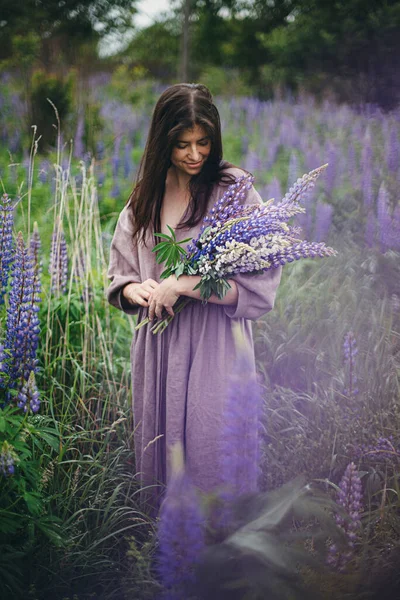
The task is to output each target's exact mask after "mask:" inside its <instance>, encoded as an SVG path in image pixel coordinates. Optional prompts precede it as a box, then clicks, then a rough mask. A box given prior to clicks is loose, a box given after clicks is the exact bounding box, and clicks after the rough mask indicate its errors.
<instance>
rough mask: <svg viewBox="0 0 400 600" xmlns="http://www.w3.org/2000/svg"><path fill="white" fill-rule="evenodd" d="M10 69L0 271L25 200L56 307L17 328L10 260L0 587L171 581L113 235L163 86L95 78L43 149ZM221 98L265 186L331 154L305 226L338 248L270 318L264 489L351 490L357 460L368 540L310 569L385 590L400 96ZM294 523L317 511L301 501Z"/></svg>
mask: <svg viewBox="0 0 400 600" xmlns="http://www.w3.org/2000/svg"><path fill="white" fill-rule="evenodd" d="M6 83H7V85H2V86H1V87H0V90H1V91H0V106H1V116H0V137H1V142H2V143H1V149H0V178H1V179H0V182H1V186H2V193H3V192H4V193H5V194H7V195H8V198H7V196H3V199H2V201H1V202H0V218H1V219H2V221H0V235H1V236H2V237H1V239H0V244H2V246H1V248H2V251H3V254H2V257H0V267H1V269H2V272H1V276H2V277H3V275H4V273H5V271H6V268H7V263H6V261H5V256H6V252H5V240H6V237H7V236H6V226H5V225H4V223H5V222H6V215H9V214H10V213H11V212H12V214H13V219H14V221H13V223H12V231H13V238H14V241H15V248H16V250H14V251H15V252H19V255H18V256H19V259H18V260H20V261H22V264H25V265H28V267H26V269H27V270H29V269H30V273H31V275H32V282H31V285H33V286H34V285H36V286H37V287H36V288H35V290H36V291H34V292H31V298H32V306H33V305H34V306H36V307H37V310H35V311H34V313H35V315H37V318H38V323H39V325H36V326H35V328H34V329H32V330H31V331H30V332H28V330H27V328H26V324H25V325H24V323H21V324H20V325H21V326H20V329H18V326H17V324H16V323H15V320H14V321H13V318H12V314H13V305H12V302H13V294H12V291H11V287H10V286H11V279H12V277H11V276H10V278H9V280H8V282H6V281H5V280H4V279H2V286H3V287H2V289H1V290H0V291H1V294H2V300H3V302H2V304H0V344H1V346H0V403H1V404H0V405H1V411H0V455H1V457H2V462H0V467H1V469H2V470H1V471H0V478H1V484H0V549H1V551H0V597H1V598H3V597H4V598H7V599H8V598H10V599H11V598H12V599H15V600H19V599H20V598H21V599H22V598H24V599H25V598H29V599H30V600H47V598H53V599H54V600H66V599H68V600H73V599H74V600H75V599H76V600H86V599H89V598H95V599H99V600H100V599H101V600H115V599H121V600H122V599H123V600H125V599H128V598H135V599H136V598H137V599H143V600H144V599H147V598H149V599H150V598H153V597H155V595H156V594H158V593H161V584H160V583H159V582H158V581H157V578H156V574H155V572H154V569H153V568H152V558H153V557H154V554H155V552H156V548H157V536H156V523H155V522H154V521H153V520H152V519H151V518H150V517H149V516H148V515H147V514H145V513H144V512H143V511H142V510H141V509H140V505H139V502H138V496H139V488H138V483H137V481H136V479H135V456H134V450H133V429H134V423H133V416H132V408H131V389H130V362H129V350H130V340H131V338H132V335H133V332H134V327H135V319H134V318H133V317H131V316H128V315H125V314H123V313H122V312H119V311H116V310H115V309H114V308H112V307H110V306H109V305H108V304H107V301H106V298H105V289H106V287H107V286H108V280H107V276H106V273H107V266H108V253H109V245H110V242H111V237H112V234H113V231H114V227H115V224H116V221H117V218H118V215H119V212H120V211H121V210H122V208H123V206H124V204H125V201H126V199H127V197H128V195H129V193H130V191H131V188H132V185H133V180H134V176H135V173H136V170H137V166H138V163H139V160H140V157H141V154H142V152H143V148H144V144H145V141H146V135H147V130H148V126H149V120H150V116H151V109H152V103H153V101H154V99H155V98H156V97H157V93H158V92H159V88H158V87H157V86H153V87H152V86H150V85H148V86H145V85H143V86H142V88H140V89H139V91H138V92H137V91H136V90H135V89H134V88H131V87H130V86H129V84H124V86H125V87H123V88H122V87H121V85H122V84H121V83H120V82H117V83H116V82H115V80H110V79H109V78H108V77H107V76H96V77H93V78H92V79H91V80H89V81H88V82H87V90H86V92H87V97H88V102H89V105H90V104H92V106H93V107H94V108H93V113H92V114H95V115H96V118H95V119H92V120H91V121H89V125H88V124H87V122H85V123H84V122H83V121H82V119H80V118H79V117H77V119H76V127H75V128H74V129H73V136H71V139H69V138H67V137H66V135H64V132H63V123H61V124H58V125H57V118H56V114H55V115H54V123H55V125H56V127H57V128H58V136H57V145H56V147H55V148H54V149H53V150H52V151H50V152H48V153H47V154H42V152H41V142H40V139H39V138H40V133H41V132H40V131H36V130H35V128H33V129H32V130H31V140H29V135H28V134H27V133H26V132H25V133H24V130H23V127H22V125H21V119H22V118H23V115H24V106H23V104H22V102H21V101H20V100H19V97H18V95H17V92H16V91H15V90H14V87H13V81H12V78H10V77H8V78H7V77H6V76H4V75H3V84H6ZM135 94H136V95H135ZM133 97H134V98H135V102H133V101H132V98H133ZM216 103H217V105H218V107H219V109H220V113H221V120H222V130H223V139H224V158H226V159H227V160H229V161H231V162H232V163H234V164H236V165H238V166H243V167H244V168H245V169H248V170H249V171H251V172H252V173H253V175H254V176H255V187H256V189H257V190H258V191H259V192H260V194H261V196H262V198H263V199H264V200H268V199H269V198H275V199H276V200H280V199H281V198H282V197H283V196H284V195H285V193H286V192H287V190H288V189H289V188H290V186H292V185H293V184H294V183H295V182H296V180H297V179H298V178H299V177H301V175H303V174H304V173H306V172H309V171H310V170H312V169H315V168H316V167H318V166H320V165H322V164H325V163H328V168H327V169H326V170H325V172H324V174H323V175H321V176H320V178H319V179H318V180H317V183H316V186H315V188H314V189H313V190H312V191H311V192H310V194H309V195H308V196H307V197H306V198H305V199H304V202H303V204H304V206H305V207H306V209H307V212H306V214H305V215H301V216H300V217H299V218H298V221H297V224H298V225H300V226H301V227H302V228H303V232H304V236H305V237H306V238H307V239H310V240H315V241H322V240H324V241H326V242H327V243H329V245H330V246H332V247H334V248H335V249H336V250H337V251H338V254H337V256H335V257H329V258H324V259H315V260H312V259H305V260H301V261H298V262H295V263H292V264H290V265H286V266H285V267H284V269H283V277H282V282H281V285H280V287H279V290H278V294H277V299H276V304H275V307H274V309H273V311H272V312H270V313H268V314H267V315H266V316H265V317H263V318H261V319H260V320H259V321H257V322H256V323H255V324H254V336H255V348H256V358H257V365H258V370H259V373H260V380H261V381H262V389H263V399H262V400H263V406H262V461H261V476H260V488H261V490H262V491H264V492H266V491H274V490H275V491H277V490H279V489H280V488H281V486H284V485H285V484H289V482H291V481H293V480H294V478H295V477H296V476H297V475H298V474H299V473H302V474H304V477H305V479H306V480H307V481H308V482H310V483H311V482H314V484H315V485H316V486H319V487H320V489H321V490H323V491H324V492H325V493H326V494H327V495H328V496H329V497H331V498H332V499H333V500H337V499H338V498H340V496H338V490H339V487H338V486H339V484H340V482H341V481H343V480H342V478H343V475H344V473H345V471H346V468H347V467H348V465H349V464H351V463H354V464H355V465H356V470H357V477H359V479H360V481H361V488H360V489H361V491H360V494H359V496H360V497H359V498H358V502H359V505H358V507H357V511H356V512H357V515H358V516H357V519H359V526H357V529H356V533H355V535H354V537H353V538H352V545H351V552H350V553H349V556H348V557H347V558H346V561H344V562H343V564H341V565H340V567H339V566H338V563H337V562H336V563H335V561H331V562H332V566H331V568H330V569H328V571H327V572H326V573H324V574H323V575H321V574H318V573H314V572H312V570H305V572H303V574H302V576H303V579H304V580H305V581H306V582H308V583H310V584H314V586H315V585H316V586H317V589H318V591H319V595H317V597H319V598H350V597H351V598H358V597H359V598H361V597H363V596H362V592H363V590H364V588H363V585H365V581H368V586H369V588H370V589H372V588H373V586H374V581H375V580H376V579H378V578H379V576H380V575H381V573H384V572H385V569H387V568H388V565H390V561H391V560H392V552H393V550H394V549H395V548H396V547H397V545H398V539H399V532H400V514H399V508H400V482H399V461H400V434H399V430H400V405H399V391H400V382H399V374H400V318H399V314H400V310H399V309H400V262H399V256H400V203H399V195H398V187H399V183H400V167H399V156H400V141H399V140H400V138H399V135H400V109H396V110H393V111H391V112H387V113H383V112H382V111H381V110H380V109H379V108H378V107H376V106H372V105H367V106H352V107H350V106H347V105H340V106H338V105H335V104H334V103H333V102H331V101H330V100H328V99H326V100H324V101H323V102H321V103H317V102H316V101H315V100H314V99H313V98H312V97H310V96H304V97H302V96H300V97H299V98H297V99H296V100H294V99H291V98H287V99H282V100H274V101H268V102H260V101H258V100H256V99H253V98H245V97H243V98H227V97H220V98H217V99H216ZM88 127H89V130H90V127H92V130H91V135H88V129H87V128H88ZM85 140H86V142H87V143H86V145H85ZM88 140H90V148H88ZM14 204H15V206H14V208H13V210H12V211H10V210H9V209H6V207H9V206H10V205H14ZM8 223H10V221H8ZM8 226H10V225H8ZM19 231H21V233H22V236H19V241H18V244H17V234H18V232H19ZM28 247H29V248H30V249H31V256H32V264H30V265H29V264H28V263H29V259H28V258H27V250H26V249H27V248H28ZM18 248H19V250H18ZM15 256H16V255H15ZM10 260H11V259H10ZM24 261H25V263H24ZM15 264H17V260H16V262H15ZM13 272H14V273H15V269H14V271H13ZM22 272H23V269H22ZM14 277H15V278H16V277H17V275H14ZM5 292H6V293H5ZM3 296H4V298H3ZM10 307H11V309H10ZM8 309H9V310H8ZM15 310H16V309H15V306H14V313H15ZM24 327H25V329H24ZM13 328H15V331H16V333H12V331H14V329H13ZM10 332H11V333H12V335H11V333H10ZM28 333H29V336H30V338H29V339H30V340H31V342H30V343H31V346H30V347H29V348H30V349H31V352H32V354H31V355H30V357H31V358H30V361H31V362H30V363H29V365H28V367H27V369H28V371H29V372H34V374H35V377H34V379H35V382H33V380H32V377H31V379H30V387H29V386H26V388H25V391H23V392H21V391H20V392H18V390H17V388H13V387H12V386H11V387H10V385H9V384H10V381H11V376H10V374H9V373H8V371H7V368H6V367H5V365H6V363H7V360H8V358H7V353H6V352H5V350H6V349H7V347H8V346H7V344H11V342H12V343H16V342H15V340H16V339H24V336H27V335H28ZM13 336H14V337H13ZM29 336H28V337H29ZM11 338H12V339H11ZM10 339H11V342H8V341H7V340H10ZM12 340H14V341H12ZM9 347H11V346H9ZM32 348H34V349H35V348H37V350H36V351H35V352H36V354H35V356H36V361H37V362H35V359H34V358H33V354H34V352H33V350H32ZM27 353H28V354H29V352H28V351H27ZM7 373H8V375H7ZM19 376H20V374H19ZM8 377H9V378H10V379H8ZM35 385H36V386H37V392H36V387H35ZM35 393H36V396H34V394H35ZM21 394H22V395H21ZM29 403H31V410H29V411H26V412H25V411H24V406H27V405H28V404H29ZM32 407H34V409H32ZM343 485H344V484H342V488H341V489H342V491H343V489H345V487H343ZM353 500H354V498H353ZM338 502H339V500H338ZM339 504H340V502H339ZM342 505H343V504H342ZM357 522H358V521H357ZM291 527H292V529H293V527H294V528H297V529H302V528H303V529H307V526H306V525H305V524H304V523H303V521H301V520H295V519H293V520H292V521H291ZM330 544H331V542H330V541H329V539H328V540H327V541H325V549H326V553H327V555H328V554H329V548H330V547H331V546H330ZM170 552H173V550H172V547H171V548H170ZM364 591H365V590H364ZM285 594H286V592H285ZM290 594H292V595H290ZM293 594H294V595H293ZM299 594H300V592H299ZM171 597H172V596H171ZM202 597H203V596H199V598H202ZM204 597H206V596H204ZM207 597H209V596H207ZM216 597H217V596H216ZM218 597H219V598H222V595H221V596H218ZM229 597H232V598H233V596H229ZM238 597H239V596H238ZM243 597H244V596H243ZM249 597H252V598H263V597H265V596H262V595H257V594H255V595H253V596H249ZM268 597H271V598H272V597H276V598H278V597H279V598H300V597H302V596H300V595H296V593H295V592H293V591H290V592H287V594H286V595H284V592H283V591H282V595H280V596H279V595H276V596H273V595H270V596H268ZM306 597H307V596H306ZM310 597H311V596H310ZM193 598H195V596H193Z"/></svg>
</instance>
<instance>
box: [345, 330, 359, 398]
mask: <svg viewBox="0 0 400 600" xmlns="http://www.w3.org/2000/svg"><path fill="white" fill-rule="evenodd" d="M357 354H358V348H357V342H356V338H355V336H354V334H353V332H352V331H349V332H348V333H346V335H345V336H344V342H343V359H344V360H343V362H344V367H345V371H346V374H347V381H348V386H347V388H345V389H344V390H343V393H344V394H345V395H346V396H350V397H351V396H356V395H357V394H358V388H357V387H356V384H357V376H356V373H355V362H356V361H355V359H356V356H357Z"/></svg>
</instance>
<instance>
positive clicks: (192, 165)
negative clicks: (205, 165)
mask: <svg viewBox="0 0 400 600" xmlns="http://www.w3.org/2000/svg"><path fill="white" fill-rule="evenodd" d="M202 162H203V161H202V160H199V162H197V163H188V162H187V163H185V164H187V166H188V167H198V166H200V165H201V163H202Z"/></svg>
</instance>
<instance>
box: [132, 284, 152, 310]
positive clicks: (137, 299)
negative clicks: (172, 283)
mask: <svg viewBox="0 0 400 600" xmlns="http://www.w3.org/2000/svg"><path fill="white" fill-rule="evenodd" d="M149 296H150V294H149V292H146V291H144V290H142V289H141V288H136V290H135V291H134V293H133V294H131V299H132V301H133V302H134V303H135V304H139V306H144V307H147V306H148V299H149Z"/></svg>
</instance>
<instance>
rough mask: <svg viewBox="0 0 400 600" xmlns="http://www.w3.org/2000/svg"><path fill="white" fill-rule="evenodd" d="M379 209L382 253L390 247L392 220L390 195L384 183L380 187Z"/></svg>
mask: <svg viewBox="0 0 400 600" xmlns="http://www.w3.org/2000/svg"><path fill="white" fill-rule="evenodd" d="M377 209H378V228H379V242H380V249H381V251H382V252H386V250H388V249H389V247H390V237H391V236H390V233H391V218H390V208H389V193H388V191H387V189H386V185H385V182H384V181H382V183H381V185H380V186H379V192H378V202H377Z"/></svg>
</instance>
